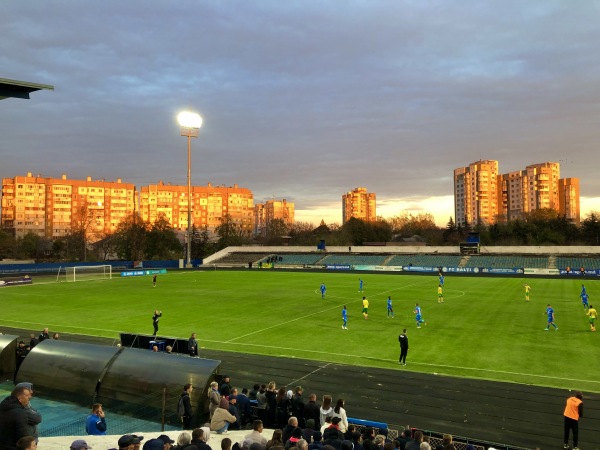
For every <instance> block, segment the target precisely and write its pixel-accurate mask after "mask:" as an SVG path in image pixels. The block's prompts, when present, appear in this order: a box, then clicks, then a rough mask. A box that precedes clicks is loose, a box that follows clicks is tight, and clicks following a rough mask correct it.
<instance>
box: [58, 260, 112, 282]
mask: <svg viewBox="0 0 600 450" xmlns="http://www.w3.org/2000/svg"><path fill="white" fill-rule="evenodd" d="M65 273H66V278H67V281H73V282H75V281H90V280H110V279H111V278H112V266H111V265H110V264H104V265H99V266H74V267H67V268H66V269H65Z"/></svg>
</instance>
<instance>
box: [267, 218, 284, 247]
mask: <svg viewBox="0 0 600 450" xmlns="http://www.w3.org/2000/svg"><path fill="white" fill-rule="evenodd" d="M287 232H288V229H287V225H286V224H285V222H284V221H283V219H271V220H269V221H268V222H267V226H266V230H265V238H266V243H267V244H269V245H281V243H282V239H281V236H285V235H287Z"/></svg>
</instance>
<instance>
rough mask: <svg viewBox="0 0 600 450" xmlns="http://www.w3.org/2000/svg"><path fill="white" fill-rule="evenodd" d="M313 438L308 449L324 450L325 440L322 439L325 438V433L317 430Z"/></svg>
mask: <svg viewBox="0 0 600 450" xmlns="http://www.w3.org/2000/svg"><path fill="white" fill-rule="evenodd" d="M312 438H313V442H312V444H310V445H309V446H308V450H322V448H323V442H321V439H323V434H322V433H321V432H320V431H315V432H314V433H313V435H312Z"/></svg>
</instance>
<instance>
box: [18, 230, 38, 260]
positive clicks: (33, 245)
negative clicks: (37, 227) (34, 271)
mask: <svg viewBox="0 0 600 450" xmlns="http://www.w3.org/2000/svg"><path fill="white" fill-rule="evenodd" d="M39 242H40V237H39V236H38V235H37V234H35V233H34V232H33V231H29V232H28V233H27V234H26V235H25V236H23V237H21V238H17V254H18V256H19V257H20V258H24V259H34V258H36V257H37V254H38V246H39Z"/></svg>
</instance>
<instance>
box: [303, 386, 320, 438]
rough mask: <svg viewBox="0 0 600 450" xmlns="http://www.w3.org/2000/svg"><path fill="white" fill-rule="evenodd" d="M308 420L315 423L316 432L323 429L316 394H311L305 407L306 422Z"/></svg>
mask: <svg viewBox="0 0 600 450" xmlns="http://www.w3.org/2000/svg"><path fill="white" fill-rule="evenodd" d="M308 419H313V420H314V421H315V430H320V429H321V425H322V424H321V407H320V406H319V404H318V403H317V395H316V394H310V396H309V397H308V403H307V404H305V405H304V420H305V421H306V420H308Z"/></svg>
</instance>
